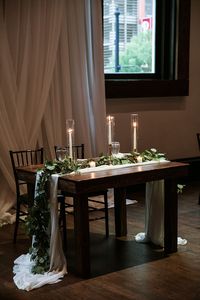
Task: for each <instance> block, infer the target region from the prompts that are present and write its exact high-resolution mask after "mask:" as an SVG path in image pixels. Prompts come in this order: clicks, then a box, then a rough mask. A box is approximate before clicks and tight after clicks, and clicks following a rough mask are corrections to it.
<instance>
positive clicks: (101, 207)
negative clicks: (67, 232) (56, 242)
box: [54, 144, 109, 237]
mask: <svg viewBox="0 0 200 300" xmlns="http://www.w3.org/2000/svg"><path fill="white" fill-rule="evenodd" d="M54 148H55V156H56V159H58V157H57V151H56V150H57V149H58V146H55V147H54ZM66 148H68V147H66ZM73 152H74V153H75V154H76V158H77V159H84V144H80V145H74V146H73ZM107 193H108V191H107V190H102V191H99V192H95V193H89V194H88V201H89V202H88V209H89V213H90V218H89V220H90V221H96V220H100V219H105V232H106V237H108V236H109V221H108V195H107ZM62 194H63V195H64V196H65V197H73V195H71V194H70V193H66V192H62ZM101 195H102V196H103V199H104V200H103V201H100V200H98V199H97V198H96V199H91V197H97V196H101ZM92 204H93V205H92ZM95 204H96V205H95ZM97 206H98V207H97ZM65 208H66V213H69V214H73V211H72V210H69V209H70V208H73V202H72V203H69V202H67V201H66V202H65ZM101 211H102V212H103V213H104V214H103V216H97V214H96V216H95V214H91V213H95V212H97V213H98V212H101Z"/></svg>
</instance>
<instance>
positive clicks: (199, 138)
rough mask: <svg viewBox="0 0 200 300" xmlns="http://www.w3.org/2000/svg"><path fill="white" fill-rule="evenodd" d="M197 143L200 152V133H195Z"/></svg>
mask: <svg viewBox="0 0 200 300" xmlns="http://www.w3.org/2000/svg"><path fill="white" fill-rule="evenodd" d="M197 142H198V146H199V150H200V133H197Z"/></svg>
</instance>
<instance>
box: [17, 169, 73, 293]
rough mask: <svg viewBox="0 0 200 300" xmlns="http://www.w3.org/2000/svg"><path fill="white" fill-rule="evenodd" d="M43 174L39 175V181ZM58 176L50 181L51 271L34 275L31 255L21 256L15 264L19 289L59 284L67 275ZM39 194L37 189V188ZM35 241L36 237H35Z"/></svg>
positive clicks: (54, 176)
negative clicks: (61, 227)
mask: <svg viewBox="0 0 200 300" xmlns="http://www.w3.org/2000/svg"><path fill="white" fill-rule="evenodd" d="M40 176H42V174H41V173H40V172H38V173H37V176H36V185H35V186H36V187H37V181H38V180H39V178H40ZM57 186H58V175H57V174H53V175H52V176H51V179H50V199H49V203H50V213H51V226H50V228H51V238H50V250H49V256H50V269H49V272H46V273H44V274H32V273H31V269H32V266H33V265H34V262H33V261H32V260H31V256H30V254H29V253H27V254H22V255H20V256H19V257H18V258H17V259H16V260H15V262H14V267H13V273H14V274H15V275H14V278H13V280H14V282H15V284H16V286H17V287H18V288H19V289H22V290H26V291H30V290H33V289H36V288H39V287H41V286H43V285H45V284H52V283H57V282H59V281H60V280H61V278H62V277H64V275H65V274H66V273H67V263H66V259H65V255H64V253H63V249H62V242H61V237H60V231H59V225H58V201H57V191H58V190H57ZM35 193H36V194H37V189H36V188H35ZM33 239H34V237H33Z"/></svg>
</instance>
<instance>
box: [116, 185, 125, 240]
mask: <svg viewBox="0 0 200 300" xmlns="http://www.w3.org/2000/svg"><path fill="white" fill-rule="evenodd" d="M114 202H115V233H116V236H117V237H120V236H125V235H126V234H127V216H126V188H115V189H114Z"/></svg>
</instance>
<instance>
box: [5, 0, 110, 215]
mask: <svg viewBox="0 0 200 300" xmlns="http://www.w3.org/2000/svg"><path fill="white" fill-rule="evenodd" d="M101 13H102V11H101V0H97V1H92V0H91V1H90V0H68V1H65V0H59V1H54V0H15V1H12V0H4V1H3V0H0V43H1V51H0V65H1V68H0V135H1V144H0V153H1V155H0V203H1V204H0V219H1V218H3V216H5V212H6V211H8V210H9V208H10V207H11V206H12V205H13V203H15V195H14V192H15V189H14V179H13V175H12V169H11V163H10V158H9V154H8V151H9V150H10V149H14V150H17V149H22V148H26V149H30V148H35V147H36V146H44V148H45V151H46V153H47V158H53V156H54V145H55V144H65V143H66V137H65V120H66V119H67V118H73V119H74V120H75V139H76V142H77V143H84V144H85V148H86V153H85V154H86V156H96V155H98V154H99V153H100V152H104V151H105V149H106V144H105V143H106V128H105V115H106V109H105V91H104V74H103V50H102V48H103V46H102V26H101V22H102V18H101ZM94 37H95V40H94Z"/></svg>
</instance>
